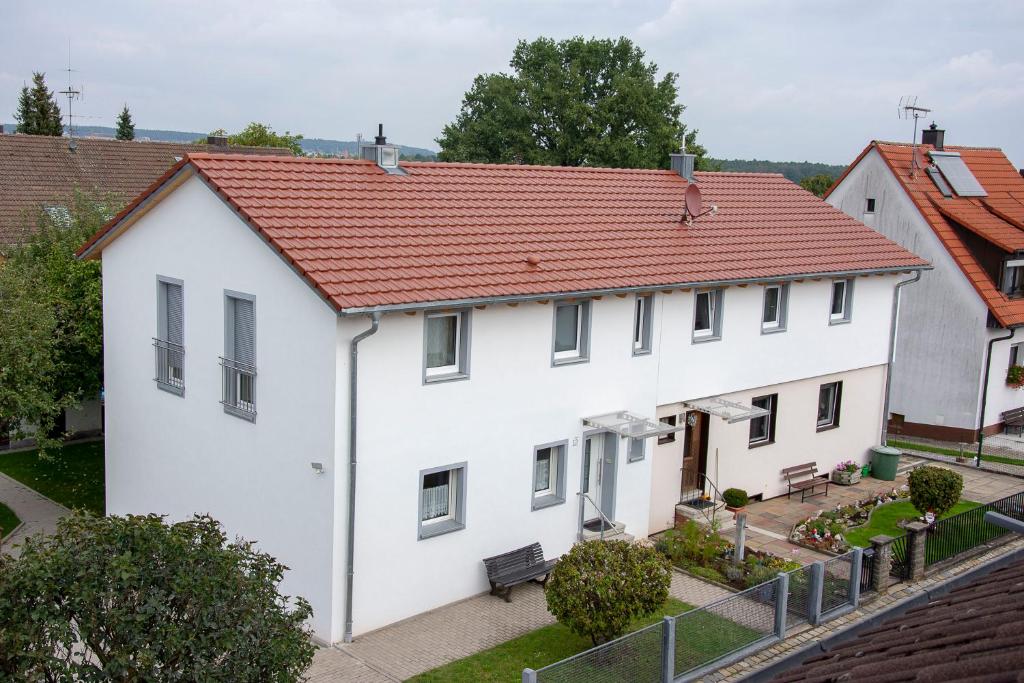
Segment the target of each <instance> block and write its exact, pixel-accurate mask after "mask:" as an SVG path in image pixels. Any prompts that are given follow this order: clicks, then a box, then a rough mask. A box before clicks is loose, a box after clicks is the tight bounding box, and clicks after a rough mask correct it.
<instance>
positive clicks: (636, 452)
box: [626, 439, 646, 462]
mask: <svg viewBox="0 0 1024 683" xmlns="http://www.w3.org/2000/svg"><path fill="white" fill-rule="evenodd" d="M645 441H646V439H630V440H629V453H628V454H627V456H626V462H637V461H638V460H643V459H644V445H645Z"/></svg>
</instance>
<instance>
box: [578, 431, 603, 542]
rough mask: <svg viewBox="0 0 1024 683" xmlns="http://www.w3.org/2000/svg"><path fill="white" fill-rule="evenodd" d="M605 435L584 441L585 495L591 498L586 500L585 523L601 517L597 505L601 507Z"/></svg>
mask: <svg viewBox="0 0 1024 683" xmlns="http://www.w3.org/2000/svg"><path fill="white" fill-rule="evenodd" d="M603 446H604V434H594V435H593V436H588V437H586V438H584V440H583V493H585V494H587V496H589V497H590V500H587V499H584V504H583V519H584V521H585V522H590V521H594V520H597V519H599V518H600V517H601V515H600V514H599V513H598V510H597V508H596V507H595V505H601V470H603V469H604V467H603V466H602V465H603V463H602V461H603V458H602V455H603V450H604V449H603Z"/></svg>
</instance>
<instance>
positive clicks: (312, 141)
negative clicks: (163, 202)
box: [3, 123, 437, 159]
mask: <svg viewBox="0 0 1024 683" xmlns="http://www.w3.org/2000/svg"><path fill="white" fill-rule="evenodd" d="M3 126H4V130H5V131H13V130H14V128H15V124H13V123H5V124H3ZM75 130H76V132H77V133H78V134H79V135H81V136H83V137H95V138H112V137H114V129H113V128H110V127H108V126H75ZM205 137H206V133H196V132H192V131H183V130H155V129H151V128H136V129H135V139H136V140H156V141H158V142H192V141H193V140H198V139H200V138H205ZM370 140H371V141H372V138H371V139H370ZM398 147H399V149H400V150H401V153H402V156H407V157H415V156H416V155H419V156H420V158H424V159H434V158H436V157H437V152H435V151H433V150H430V149H424V148H422V147H407V146H406V145H399V146H398ZM302 149H303V150H304V151H306V152H309V153H316V154H324V155H330V156H338V155H340V154H341V153H342V152H343V151H347V152H348V153H349V155H350V156H355V155H356V154H358V152H359V143H357V142H356V141H355V140H324V139H322V138H304V139H303V140H302Z"/></svg>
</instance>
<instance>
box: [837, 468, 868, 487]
mask: <svg viewBox="0 0 1024 683" xmlns="http://www.w3.org/2000/svg"><path fill="white" fill-rule="evenodd" d="M860 477H861V473H860V470H854V471H853V472H850V471H848V470H842V471H840V470H832V483H833V484H839V485H840V486H850V485H851V484H856V483H857V482H858V481H860Z"/></svg>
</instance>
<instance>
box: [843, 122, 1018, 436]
mask: <svg viewBox="0 0 1024 683" xmlns="http://www.w3.org/2000/svg"><path fill="white" fill-rule="evenodd" d="M944 138H945V133H944V131H942V130H939V129H937V128H935V127H934V124H933V127H932V128H931V129H928V130H925V131H924V133H923V135H922V144H920V145H918V146H917V147H916V150H917V152H916V154H917V161H916V163H915V162H914V149H915V147H914V146H913V145H911V144H905V143H894V142H877V141H876V142H872V143H871V144H870V145H868V147H867V148H866V149H865V150H864V151H863V152H862V153H861V155H860V156H859V157H857V159H856V160H855V161H854V162H853V163H852V164H851V165H850V167H849V168H847V169H846V171H845V172H844V173H843V175H842V176H840V178H839V179H838V180H837V181H836V183H835V184H834V185H833V187H832V188H831V189H830V191H829V192H828V193H827V194H826V195H825V198H826V201H828V203H830V204H832V205H833V206H835V207H837V208H839V209H842V210H843V211H844V212H846V213H847V214H849V215H850V216H852V217H854V218H856V219H858V220H863V221H864V222H865V223H867V224H868V225H870V226H872V227H874V228H875V229H876V230H878V231H879V232H881V233H882V234H883V235H886V236H887V237H889V238H890V239H892V240H895V241H896V242H898V243H899V244H902V245H903V246H904V247H906V248H907V249H910V250H912V251H914V252H915V253H917V254H920V255H921V256H923V257H924V258H926V259H928V260H929V261H931V262H932V264H933V265H934V266H935V269H934V270H932V271H930V272H928V273H925V274H924V275H923V276H922V278H921V282H920V284H917V285H915V286H913V287H910V288H908V289H907V291H906V295H905V296H904V297H903V299H902V300H901V306H900V313H899V333H898V344H897V347H896V356H895V364H894V367H893V377H892V394H891V403H890V415H891V417H892V420H891V423H890V431H891V433H894V434H899V433H902V434H908V435H913V436H924V437H932V438H937V439H943V440H947V441H966V442H972V441H974V440H975V439H977V435H978V432H979V430H980V429H982V428H984V430H985V434H993V433H996V432H998V431H1000V430H1001V429H1002V426H1003V425H1002V417H1001V414H1002V413H1003V412H1004V411H1008V410H1012V409H1015V408H1020V407H1022V406H1024V396H1022V395H1021V392H1020V390H1019V389H1017V388H1016V387H1012V386H1008V385H1007V381H1006V379H1007V370H1008V368H1009V367H1010V366H1011V365H1015V364H1021V365H1024V353H1021V349H1022V347H1020V346H1019V344H1020V343H1022V342H1024V334H1018V333H1017V332H1016V329H1017V328H1018V327H1019V326H1021V325H1022V324H1024V177H1021V175H1020V173H1019V172H1018V170H1017V169H1016V168H1014V167H1013V164H1011V163H1010V161H1009V159H1007V158H1006V155H1005V154H1003V152H1002V151H1001V150H999V149H992V148H978V147H960V146H956V147H954V146H949V145H945V144H944ZM990 349H991V353H989V351H990ZM1018 356H1019V357H1018Z"/></svg>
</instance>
